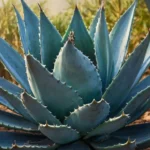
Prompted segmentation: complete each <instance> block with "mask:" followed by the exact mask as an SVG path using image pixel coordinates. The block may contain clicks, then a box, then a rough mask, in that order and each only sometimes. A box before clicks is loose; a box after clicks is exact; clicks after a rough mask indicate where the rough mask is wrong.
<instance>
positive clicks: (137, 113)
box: [128, 98, 150, 123]
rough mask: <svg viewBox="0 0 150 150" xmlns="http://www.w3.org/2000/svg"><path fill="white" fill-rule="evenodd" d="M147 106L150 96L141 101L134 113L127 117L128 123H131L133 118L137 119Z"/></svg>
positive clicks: (146, 109)
mask: <svg viewBox="0 0 150 150" xmlns="http://www.w3.org/2000/svg"><path fill="white" fill-rule="evenodd" d="M149 108H150V98H149V99H148V100H147V101H146V102H143V105H141V107H139V108H138V109H137V110H136V112H134V114H133V115H132V116H131V118H130V119H129V121H128V123H132V122H134V121H135V120H137V119H139V118H140V117H141V116H142V115H143V114H144V113H145V112H146V111H148V110H149Z"/></svg>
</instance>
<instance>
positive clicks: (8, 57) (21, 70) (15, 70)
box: [0, 39, 31, 93]
mask: <svg viewBox="0 0 150 150" xmlns="http://www.w3.org/2000/svg"><path fill="white" fill-rule="evenodd" d="M0 45H1V47H0V60H1V61H2V63H3V64H4V65H5V67H6V68H7V69H8V71H9V73H10V74H11V75H12V76H13V77H14V78H15V79H16V81H17V82H18V83H19V84H21V86H22V87H23V88H24V89H26V91H27V92H29V93H30V92H31V91H30V87H29V84H28V80H27V76H26V69H25V63H24V60H23V58H22V57H21V56H20V54H19V53H18V52H17V51H16V50H14V49H13V48H12V47H11V46H10V45H9V44H8V43H7V42H6V41H4V40H3V39H0Z"/></svg>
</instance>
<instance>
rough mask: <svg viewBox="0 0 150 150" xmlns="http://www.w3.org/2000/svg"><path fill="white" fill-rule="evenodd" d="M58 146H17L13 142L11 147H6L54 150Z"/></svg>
mask: <svg viewBox="0 0 150 150" xmlns="http://www.w3.org/2000/svg"><path fill="white" fill-rule="evenodd" d="M57 147H58V146H55V145H54V146H32V145H28V146H18V145H15V144H13V145H12V147H10V148H7V150H56V148H57ZM1 150H6V148H1Z"/></svg>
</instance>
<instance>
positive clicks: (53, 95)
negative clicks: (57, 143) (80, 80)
mask: <svg viewBox="0 0 150 150" xmlns="http://www.w3.org/2000/svg"><path fill="white" fill-rule="evenodd" d="M26 66H27V75H28V78H29V83H30V85H31V89H32V91H33V93H34V95H35V97H36V98H37V100H39V101H40V102H43V104H44V105H45V106H47V107H48V109H49V110H50V111H51V112H52V113H53V114H54V115H55V116H56V117H57V118H59V119H61V120H62V119H64V116H67V115H69V112H71V111H73V110H74V108H77V107H78V105H82V104H83V101H82V99H81V98H80V97H79V96H78V94H77V93H75V92H74V91H73V90H72V89H70V88H69V87H67V86H66V85H64V84H62V83H60V82H59V81H58V80H56V79H55V78H54V77H53V75H52V74H50V73H49V72H48V71H47V70H46V69H45V68H44V67H43V66H42V65H41V64H40V63H39V62H38V61H36V60H35V59H34V58H33V57H32V56H30V55H28V56H27V57H26ZM62 104H63V105H62Z"/></svg>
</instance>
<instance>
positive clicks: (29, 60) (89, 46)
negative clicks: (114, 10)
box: [0, 0, 150, 150]
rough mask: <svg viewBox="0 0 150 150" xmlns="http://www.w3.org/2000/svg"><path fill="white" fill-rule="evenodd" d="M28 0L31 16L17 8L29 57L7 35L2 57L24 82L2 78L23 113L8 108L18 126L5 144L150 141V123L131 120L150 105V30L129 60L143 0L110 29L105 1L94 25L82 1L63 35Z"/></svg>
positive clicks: (1, 120)
mask: <svg viewBox="0 0 150 150" xmlns="http://www.w3.org/2000/svg"><path fill="white" fill-rule="evenodd" d="M21 2H22V5H23V9H24V20H22V18H21V16H20V14H19V12H18V11H17V9H16V8H14V9H15V12H16V16H17V19H18V26H19V32H20V37H21V40H22V46H23V50H24V58H23V57H22V56H20V54H19V53H18V52H17V51H16V50H14V49H13V48H12V47H11V46H10V45H9V44H8V43H7V42H5V41H4V40H3V39H0V59H1V61H2V63H3V64H4V65H5V67H6V68H7V70H8V71H9V73H10V74H11V75H12V77H13V78H14V79H16V81H17V82H18V83H19V85H20V86H16V85H14V84H13V83H10V82H9V81H7V80H5V79H4V78H0V86H1V88H0V95H1V99H0V104H2V105H4V106H6V107H7V108H8V109H10V110H12V111H14V112H15V113H13V114H12V113H9V112H5V111H3V110H0V125H1V126H2V127H6V128H9V129H13V130H12V131H11V132H9V131H0V137H1V138H0V146H1V149H5V148H7V149H23V150H26V149H27V150H28V149H33V150H44V149H47V150H51V149H52V150H53V149H60V150H61V149H62V150H63V149H65V150H66V149H69V150H71V149H74V150H75V149H77V150H79V149H82V150H90V149H96V150H99V149H100V150H103V149H109V150H111V149H113V150H124V149H128V150H134V149H135V148H137V149H141V148H144V147H148V146H150V144H149V143H150V124H149V123H145V124H139V125H131V126H127V125H128V124H130V123H132V122H134V121H135V120H136V119H138V118H139V117H140V116H141V115H142V114H143V113H144V112H146V111H147V110H148V109H149V108H150V77H149V76H148V77H146V78H145V79H143V80H141V77H142V75H143V74H144V72H145V71H146V69H147V67H148V66H149V64H150V46H149V42H150V35H149V33H148V34H147V36H146V37H145V39H144V40H143V41H142V42H141V44H139V46H137V48H136V49H135V50H134V51H133V53H132V54H131V55H130V56H129V57H128V58H127V59H125V57H126V54H127V49H128V45H129V39H130V34H131V27H132V23H133V17H134V13H135V9H136V5H137V2H138V1H137V0H135V1H134V2H133V4H132V5H131V6H130V8H129V9H128V10H127V11H126V12H125V13H124V14H123V15H122V17H121V18H120V19H119V21H118V22H117V23H116V24H115V26H114V28H113V29H112V31H111V32H110V34H109V33H108V30H107V24H106V19H105V10H104V8H103V7H101V8H100V9H99V10H98V12H97V14H96V17H95V18H94V20H93V22H92V24H91V27H90V31H89V32H88V31H87V29H86V27H85V25H84V23H83V20H82V18H81V15H80V12H79V10H78V8H77V7H76V8H75V11H74V15H73V18H72V20H71V23H70V25H69V27H68V29H67V31H66V34H65V35H64V37H63V38H62V37H61V35H60V34H59V32H58V31H57V29H56V28H55V26H53V24H52V23H51V22H50V21H49V20H48V18H47V17H46V16H45V14H44V12H43V11H42V9H41V8H40V19H38V18H37V17H36V15H35V14H34V13H33V12H32V11H31V9H30V8H29V7H28V6H27V4H26V3H25V2H24V0H21ZM18 114H19V115H18ZM14 130H15V131H16V130H18V131H20V130H21V131H22V132H14ZM14 141H15V143H14ZM119 143H120V144H119ZM12 144H13V145H12Z"/></svg>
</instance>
